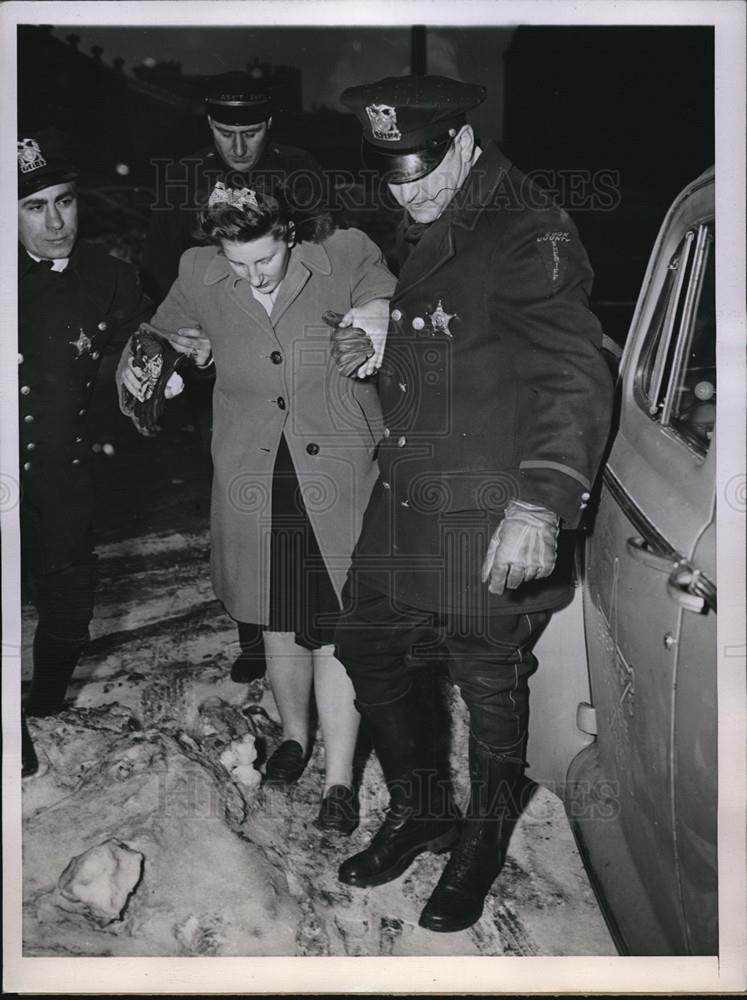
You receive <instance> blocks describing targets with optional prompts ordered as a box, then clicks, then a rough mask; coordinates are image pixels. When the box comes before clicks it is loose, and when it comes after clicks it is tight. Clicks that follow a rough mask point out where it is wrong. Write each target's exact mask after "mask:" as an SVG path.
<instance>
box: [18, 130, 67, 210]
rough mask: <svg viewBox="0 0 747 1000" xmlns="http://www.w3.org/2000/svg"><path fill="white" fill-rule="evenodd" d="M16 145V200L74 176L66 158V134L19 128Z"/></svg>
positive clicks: (63, 182)
mask: <svg viewBox="0 0 747 1000" xmlns="http://www.w3.org/2000/svg"><path fill="white" fill-rule="evenodd" d="M17 147H18V198H19V199H21V198H28V197H29V196H30V195H32V194H36V193H37V192H38V191H43V190H44V188H48V187H56V186H57V185H58V184H66V183H68V182H69V181H74V180H76V179H77V177H78V172H77V170H76V168H75V165H74V164H73V162H72V161H71V159H70V157H69V154H68V151H67V148H66V143H65V137H64V136H63V135H62V133H61V132H60V131H59V130H58V129H56V128H41V129H30V130H27V131H21V132H20V133H19V135H18V139H17Z"/></svg>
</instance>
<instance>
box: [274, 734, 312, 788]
mask: <svg viewBox="0 0 747 1000" xmlns="http://www.w3.org/2000/svg"><path fill="white" fill-rule="evenodd" d="M308 761H309V757H308V754H305V753H304V750H303V747H302V746H301V744H300V743H298V742H297V741H296V740H284V741H283V742H282V743H281V744H280V746H279V747H278V748H277V750H276V751H275V753H273V754H271V756H270V757H268V759H267V764H266V765H265V783H266V784H269V785H292V784H293V782H294V781H298V779H299V778H300V777H301V775H302V774H303V772H304V771H305V770H306V765H307V763H308Z"/></svg>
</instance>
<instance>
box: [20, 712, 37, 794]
mask: <svg viewBox="0 0 747 1000" xmlns="http://www.w3.org/2000/svg"><path fill="white" fill-rule="evenodd" d="M38 770H39V758H38V757H37V756H36V750H34V744H33V742H32V740H31V734H30V733H29V731H28V726H27V725H26V719H25V716H24V715H23V713H21V777H22V778H30V777H31V775H32V774H36V772H37V771H38Z"/></svg>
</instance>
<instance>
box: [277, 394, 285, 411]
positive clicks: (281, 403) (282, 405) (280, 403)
mask: <svg viewBox="0 0 747 1000" xmlns="http://www.w3.org/2000/svg"><path fill="white" fill-rule="evenodd" d="M277 404H278V409H280V410H284V409H285V400H284V399H283V397H282V396H278V398H277Z"/></svg>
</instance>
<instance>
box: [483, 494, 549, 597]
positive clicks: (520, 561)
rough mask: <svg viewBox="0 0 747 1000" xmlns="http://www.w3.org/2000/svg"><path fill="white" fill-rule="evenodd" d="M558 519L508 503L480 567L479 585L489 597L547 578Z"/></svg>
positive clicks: (521, 504)
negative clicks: (488, 592)
mask: <svg viewBox="0 0 747 1000" xmlns="http://www.w3.org/2000/svg"><path fill="white" fill-rule="evenodd" d="M559 530H560V518H559V517H558V515H557V514H556V513H554V511H551V510H547V509H546V508H545V507H536V506H535V505H534V504H530V503H524V501H522V500H511V502H510V503H509V505H508V507H507V508H506V515H505V517H504V519H503V520H502V521H501V523H500V524H499V525H498V527H497V528H496V529H495V532H494V533H493V537H492V538H491V539H490V544H489V545H488V551H487V554H486V556H485V561H484V562H483V564H482V582H483V583H486V582H487V581H488V579H489V580H490V583H489V584H488V590H489V591H490V593H491V594H502V593H503V591H504V590H505V589H506V587H508V589H509V590H515V589H516V588H517V587H519V586H521V584H522V583H528V582H529V581H530V580H537V579H540V578H541V577H545V576H549V575H550V574H551V573H552V571H553V569H554V568H555V560H556V559H557V555H558V531H559Z"/></svg>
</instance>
